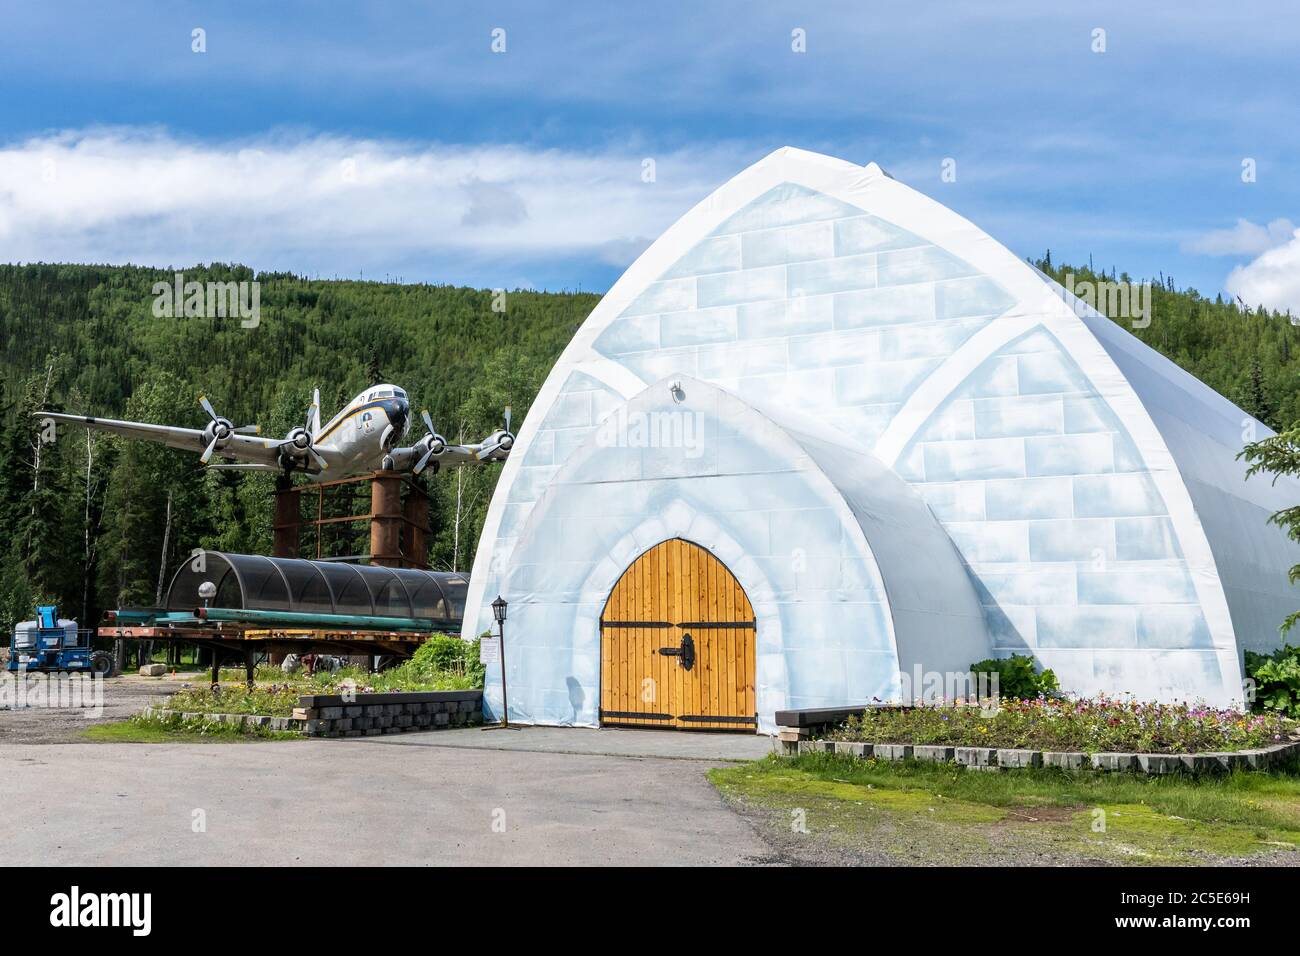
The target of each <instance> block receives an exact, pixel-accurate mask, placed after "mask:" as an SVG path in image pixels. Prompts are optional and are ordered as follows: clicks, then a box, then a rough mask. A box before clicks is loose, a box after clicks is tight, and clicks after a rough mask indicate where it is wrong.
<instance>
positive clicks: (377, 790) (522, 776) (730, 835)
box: [0, 728, 771, 866]
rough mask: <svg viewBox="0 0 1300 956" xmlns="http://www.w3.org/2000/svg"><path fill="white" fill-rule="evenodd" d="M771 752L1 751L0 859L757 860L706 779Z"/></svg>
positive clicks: (581, 742)
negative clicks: (1, 842) (2, 826)
mask: <svg viewBox="0 0 1300 956" xmlns="http://www.w3.org/2000/svg"><path fill="white" fill-rule="evenodd" d="M770 747H771V743H770V740H768V739H767V738H758V737H740V736H735V737H733V736H729V735H714V734H709V735H695V734H671V733H668V732H664V731H631V730H603V731H594V730H571V729H559V728H527V729H523V730H519V731H513V730H512V731H506V730H488V731H484V730H478V729H468V730H455V731H439V732H436V733H425V734H403V735H393V736H388V737H378V738H361V739H356V740H309V741H301V742H298V741H287V742H260V743H233V744H221V743H212V744H53V745H41V744H35V745H33V744H28V745H0V780H3V781H4V786H3V791H4V801H3V802H4V805H5V812H6V815H7V817H8V818H9V819H10V820H21V821H23V823H22V825H21V826H11V827H9V829H8V832H7V834H6V837H5V858H6V863H8V864H10V865H27V864H77V865H86V864H113V865H131V866H153V865H168V864H172V865H292V864H298V863H302V864H317V865H335V866H346V865H349V864H414V865H431V866H446V865H466V864H504V865H511V864H541V865H573V864H579V865H582V864H626V865H642V866H655V865H666V864H687V865H699V864H706V865H707V864H740V863H753V862H765V861H766V860H767V859H768V850H767V848H766V846H765V844H764V843H763V842H762V841H761V840H760V839H759V838H758V837H757V836H756V835H755V834H754V832H753V831H752V830H751V829H750V827H749V825H748V824H747V823H746V822H745V821H744V820H742V819H741V818H740V817H738V816H737V815H736V814H734V813H733V812H731V811H730V810H728V809H727V808H726V807H725V806H724V805H723V803H722V800H721V798H720V797H719V796H718V794H717V792H716V791H715V790H714V789H713V787H712V786H711V785H710V784H709V782H708V781H707V780H706V779H705V776H704V774H705V771H706V770H707V769H708V767H710V766H712V765H715V764H717V763H719V762H721V761H725V760H736V759H750V758H753V757H756V756H761V755H762V754H763V753H766V752H767V751H768V749H770ZM681 758H689V759H681ZM199 822H201V824H202V825H201V826H200V825H199Z"/></svg>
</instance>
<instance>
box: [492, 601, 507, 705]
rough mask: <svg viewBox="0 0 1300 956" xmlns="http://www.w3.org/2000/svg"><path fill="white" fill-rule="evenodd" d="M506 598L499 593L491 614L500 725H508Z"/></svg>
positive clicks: (493, 603)
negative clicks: (494, 628) (497, 663)
mask: <svg viewBox="0 0 1300 956" xmlns="http://www.w3.org/2000/svg"><path fill="white" fill-rule="evenodd" d="M506 606H507V605H506V599H505V598H503V597H502V596H501V595H500V594H498V595H497V599H496V600H495V601H493V602H492V616H493V617H494V618H496V620H497V658H498V659H499V660H500V661H501V726H502V727H506V728H508V727H509V726H510V705H509V704H508V703H507V702H506Z"/></svg>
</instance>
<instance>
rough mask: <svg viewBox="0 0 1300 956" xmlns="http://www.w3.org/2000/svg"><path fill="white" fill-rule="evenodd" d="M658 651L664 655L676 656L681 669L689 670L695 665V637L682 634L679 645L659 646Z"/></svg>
mask: <svg viewBox="0 0 1300 956" xmlns="http://www.w3.org/2000/svg"><path fill="white" fill-rule="evenodd" d="M659 653H660V654H662V655H663V656H664V657H675V658H677V660H678V663H680V664H681V665H682V670H690V669H691V668H692V667H694V666H695V638H693V637H691V635H689V634H683V635H682V644H681V646H680V647H661V648H659Z"/></svg>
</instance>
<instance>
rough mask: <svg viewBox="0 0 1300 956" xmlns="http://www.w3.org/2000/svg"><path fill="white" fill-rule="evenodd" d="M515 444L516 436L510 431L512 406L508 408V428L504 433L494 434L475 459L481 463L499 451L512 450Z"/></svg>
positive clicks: (485, 442) (489, 437)
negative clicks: (502, 449)
mask: <svg viewBox="0 0 1300 956" xmlns="http://www.w3.org/2000/svg"><path fill="white" fill-rule="evenodd" d="M514 443H515V436H514V434H513V433H512V432H511V431H510V406H509V405H507V406H506V427H505V429H504V430H503V431H498V432H493V433H492V434H491V435H489V436H488V437H487V440H486V441H484V443H483V447H482V448H480V449H479V450H478V451H477V452H475V453H474V457H475V458H477V459H478V460H479V461H482V460H483V459H485V458H487V457H489V456H491V455H493V454H495V453H496V451H497V450H498V449H501V448H504V449H505V450H506V451H509V450H510V446H511V445H513V444H514Z"/></svg>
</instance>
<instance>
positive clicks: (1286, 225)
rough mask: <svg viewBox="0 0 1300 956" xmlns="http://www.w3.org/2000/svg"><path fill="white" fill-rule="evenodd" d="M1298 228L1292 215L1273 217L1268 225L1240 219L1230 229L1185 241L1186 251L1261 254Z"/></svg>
mask: <svg viewBox="0 0 1300 956" xmlns="http://www.w3.org/2000/svg"><path fill="white" fill-rule="evenodd" d="M1295 228H1296V227H1295V224H1294V223H1293V222H1291V220H1290V219H1274V220H1273V221H1272V222H1270V223H1268V224H1267V225H1259V224H1257V223H1253V222H1251V221H1250V220H1249V219H1238V220H1237V224H1236V225H1235V226H1233V227H1232V228H1231V229H1215V230H1213V231H1211V232H1207V233H1205V234H1204V235H1201V236H1198V237H1196V238H1195V239H1192V240H1189V241H1188V242H1185V243H1183V251H1184V252H1191V253H1198V254H1200V255H1205V256H1258V255H1260V254H1261V253H1264V252H1267V251H1268V250H1269V249H1275V248H1277V247H1278V246H1280V245H1283V244H1284V243H1286V242H1287V241H1289V240H1290V239H1291V236H1292V235H1293V234H1294V233H1295Z"/></svg>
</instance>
